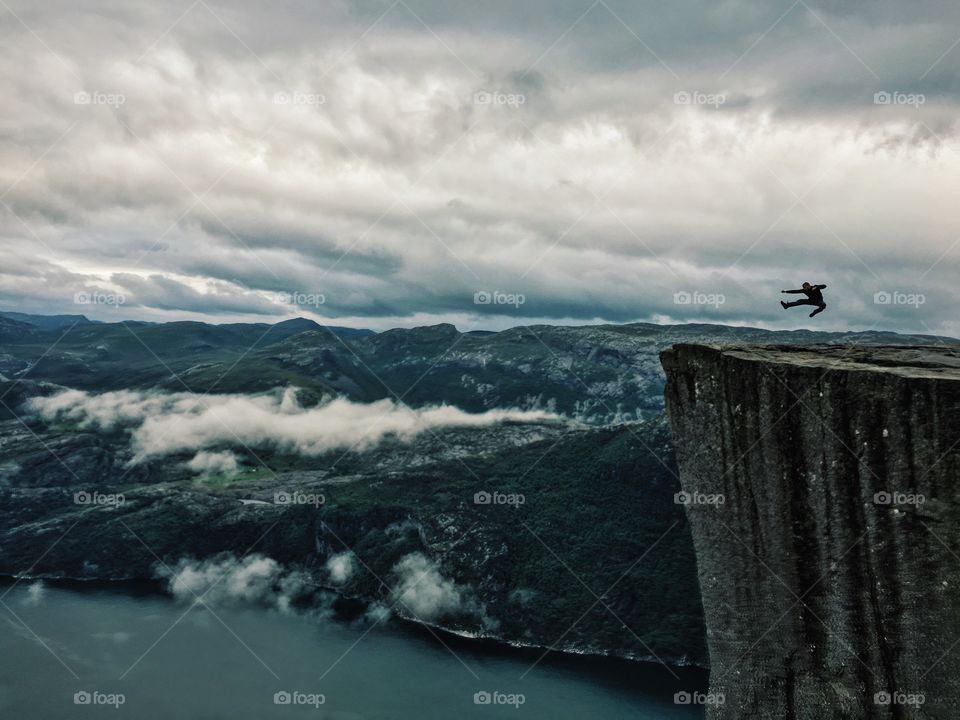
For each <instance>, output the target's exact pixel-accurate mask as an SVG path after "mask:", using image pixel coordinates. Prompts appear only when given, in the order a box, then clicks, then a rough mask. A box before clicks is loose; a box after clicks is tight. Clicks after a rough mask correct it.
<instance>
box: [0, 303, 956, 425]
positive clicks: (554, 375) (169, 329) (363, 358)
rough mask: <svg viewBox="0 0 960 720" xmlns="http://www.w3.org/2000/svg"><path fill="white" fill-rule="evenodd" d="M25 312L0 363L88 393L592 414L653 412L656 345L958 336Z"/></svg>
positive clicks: (13, 372) (12, 374) (658, 392)
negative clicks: (285, 396) (256, 396)
mask: <svg viewBox="0 0 960 720" xmlns="http://www.w3.org/2000/svg"><path fill="white" fill-rule="evenodd" d="M7 315H9V314H7ZM21 315H22V314H21ZM27 317H28V319H30V318H33V319H32V320H31V322H30V323H29V324H28V323H25V322H22V321H20V320H17V319H10V318H9V317H7V316H5V315H4V314H0V375H3V376H5V377H7V378H9V379H11V380H16V379H19V378H28V379H30V380H34V381H45V382H50V383H56V384H58V385H63V386H67V387H74V388H79V389H84V390H89V391H94V392H96V391H104V390H119V389H127V388H136V389H145V388H153V389H157V390H164V391H171V392H176V391H183V390H189V391H193V392H204V393H206V392H217V393H250V392H264V391H267V390H271V389H273V388H275V387H283V386H297V387H301V388H303V389H304V390H306V391H309V392H313V393H315V394H316V395H317V396H342V397H347V398H349V399H352V400H355V401H359V402H371V401H375V400H381V399H384V398H392V399H394V400H400V401H402V402H404V403H407V404H409V405H411V406H413V407H421V406H424V405H431V404H442V403H446V404H451V405H456V406H458V407H460V408H463V409H465V410H468V411H471V412H480V411H483V410H488V409H492V408H504V407H518V408H523V409H545V410H550V411H555V412H559V413H563V414H566V415H569V416H571V417H576V418H578V419H580V420H583V421H586V422H590V423H592V424H601V425H602V424H609V423H616V422H624V421H636V420H642V419H645V418H649V417H652V416H654V415H657V414H659V413H660V412H662V410H663V384H664V375H663V371H662V368H661V366H660V362H659V353H660V351H661V350H664V349H666V348H667V347H670V346H671V345H673V344H675V343H714V344H715V343H738V344H742V343H765V344H770V343H773V344H785V345H804V344H812V343H820V344H823V343H828V344H853V345H858V344H866V345H877V344H887V345H890V344H894V345H936V344H958V343H960V341H958V340H955V339H952V338H939V337H934V336H929V335H901V334H898V333H892V332H883V331H868V332H846V333H839V332H830V333H825V332H815V331H811V330H793V331H773V330H762V329H759V328H750V327H730V326H723V325H709V324H701V323H695V324H686V325H656V324H653V323H631V324H628V325H588V326H575V327H563V326H552V325H532V326H523V327H515V328H511V329H508V330H503V331H500V332H469V333H463V332H460V331H459V330H457V328H456V327H454V326H453V325H451V324H448V323H443V324H438V325H431V326H424V327H415V328H408V329H407V328H398V329H393V330H387V331H385V332H379V333H375V332H373V331H370V330H357V329H353V328H340V327H334V326H323V325H319V324H318V323H316V322H314V321H312V320H308V319H304V318H296V319H292V320H286V321H283V322H280V323H276V324H274V325H269V324H266V323H230V324H221V325H213V324H209V323H203V322H170V323H157V324H146V323H129V322H122V323H92V322H83V321H80V322H75V323H74V324H72V325H68V326H66V327H64V326H63V325H62V324H60V321H59V320H57V321H50V322H47V321H44V320H42V319H40V320H38V319H36V318H37V317H38V316H27ZM60 317H65V316H60ZM75 317H81V318H82V316H75ZM84 320H85V318H84Z"/></svg>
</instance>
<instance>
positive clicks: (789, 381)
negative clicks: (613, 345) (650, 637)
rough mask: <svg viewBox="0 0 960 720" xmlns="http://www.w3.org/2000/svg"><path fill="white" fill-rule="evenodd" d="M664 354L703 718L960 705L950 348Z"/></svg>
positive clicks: (959, 481)
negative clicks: (696, 587) (699, 617)
mask: <svg viewBox="0 0 960 720" xmlns="http://www.w3.org/2000/svg"><path fill="white" fill-rule="evenodd" d="M661 360H662V363H663V366H664V368H665V370H666V373H667V387H666V402H667V410H668V413H669V416H670V422H671V425H672V428H673V433H674V440H675V444H676V448H677V456H678V460H679V465H680V474H681V483H682V485H683V488H684V491H685V497H684V500H685V501H686V502H687V503H688V504H687V512H688V516H689V519H690V523H691V526H692V529H693V537H694V544H695V548H696V554H697V565H698V573H699V578H700V585H701V590H702V593H703V606H704V611H705V614H706V624H707V633H708V644H709V651H710V662H711V691H712V693H713V694H714V695H717V694H722V695H723V698H722V699H723V703H722V704H720V703H716V704H712V705H709V706H708V710H707V715H708V717H710V718H754V717H759V718H831V719H832V718H914V717H920V718H928V717H929V718H957V717H960V513H958V508H960V352H958V351H957V350H956V349H953V350H947V349H944V350H934V349H930V348H906V347H872V348H858V347H844V346H818V347H806V348H802V349H801V348H796V347H785V346H749V347H748V346H729V347H719V346H704V345H677V346H675V347H673V348H672V349H670V350H667V351H666V352H664V353H663V354H662V356H661ZM708 699H709V698H708Z"/></svg>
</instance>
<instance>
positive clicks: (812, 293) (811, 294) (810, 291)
mask: <svg viewBox="0 0 960 720" xmlns="http://www.w3.org/2000/svg"><path fill="white" fill-rule="evenodd" d="M826 287H827V286H826V285H811V284H810V283H808V282H805V283H804V284H803V287H802V288H800V289H799V290H781V291H780V292H781V293H787V294H788V295H799V294H801V293H802V294H803V295H806V296H807V299H806V300H795V301H794V302H789V303H788V302H784V301H783V300H781V301H780V304H781V305H782V306H783V309H784V310H786V309H787V308H792V307H796V306H797V305H816V307H817V309H816V310H814V311H813V312H812V313H810V317H813V316H814V315H817V314H818V313H822V312H823V311H824V310H826V309H827V304H826V303H825V302H824V301H823V293H822V292H820V291H821V290H824V289H826Z"/></svg>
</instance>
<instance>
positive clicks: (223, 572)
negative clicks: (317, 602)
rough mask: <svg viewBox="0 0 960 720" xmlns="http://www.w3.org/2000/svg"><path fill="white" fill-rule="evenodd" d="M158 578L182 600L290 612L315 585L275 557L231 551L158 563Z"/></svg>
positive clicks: (156, 571)
mask: <svg viewBox="0 0 960 720" xmlns="http://www.w3.org/2000/svg"><path fill="white" fill-rule="evenodd" d="M154 572H155V575H156V577H157V578H159V579H162V580H164V581H165V582H166V589H167V591H168V592H169V593H170V594H171V595H173V597H174V598H175V599H176V600H177V601H179V602H188V603H198V602H202V603H203V604H205V605H210V606H219V605H263V606H267V607H272V608H275V609H278V610H282V611H288V610H290V608H291V607H292V605H293V603H294V602H295V601H296V600H297V599H299V598H300V597H302V596H303V595H304V594H305V593H306V592H308V591H309V590H310V589H311V588H310V586H309V583H307V582H306V580H305V578H304V577H303V576H302V575H301V574H300V573H296V572H289V571H287V570H285V569H284V568H283V567H282V566H281V565H280V564H279V563H277V562H276V561H275V560H273V559H272V558H269V557H266V556H263V555H256V554H254V555H248V556H246V557H244V558H242V559H240V560H237V559H236V558H235V557H233V556H231V555H229V554H223V555H218V556H216V557H211V558H207V559H205V560H201V561H196V560H192V559H188V558H184V559H181V560H180V561H179V562H178V563H177V564H176V566H174V567H172V568H171V567H169V566H166V565H158V566H157V567H156V568H155V571H154Z"/></svg>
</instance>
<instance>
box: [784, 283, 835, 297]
mask: <svg viewBox="0 0 960 720" xmlns="http://www.w3.org/2000/svg"><path fill="white" fill-rule="evenodd" d="M824 287H826V285H824ZM780 292H781V293H787V294H788V295H797V294H798V293H802V292H806V290H781V291H780Z"/></svg>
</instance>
